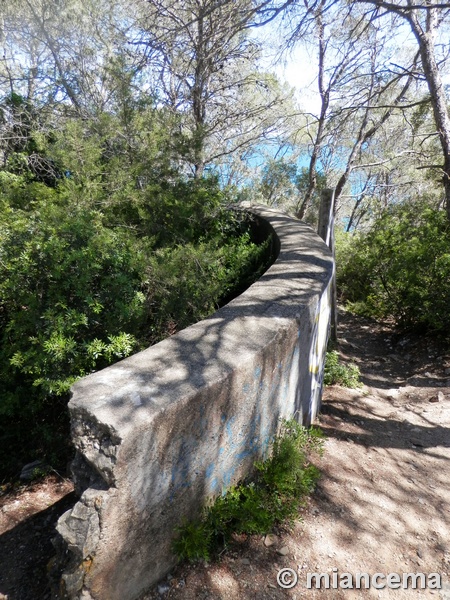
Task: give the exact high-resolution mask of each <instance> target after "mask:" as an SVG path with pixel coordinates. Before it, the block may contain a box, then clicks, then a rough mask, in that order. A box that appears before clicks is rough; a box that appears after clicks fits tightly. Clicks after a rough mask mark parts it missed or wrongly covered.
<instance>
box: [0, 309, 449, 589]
mask: <svg viewBox="0 0 450 600" xmlns="http://www.w3.org/2000/svg"><path fill="white" fill-rule="evenodd" d="M339 330H340V346H339V349H340V351H341V353H342V354H343V356H344V357H345V358H346V359H348V360H352V361H354V362H357V364H358V365H359V367H360V369H361V372H362V379H363V382H364V384H365V385H364V387H363V388H362V389H361V390H347V389H344V388H340V387H331V388H328V389H327V390H326V392H325V395H324V402H323V411H322V415H321V417H320V419H319V424H320V426H321V427H322V429H323V430H324V432H325V433H326V435H327V441H326V444H325V447H326V451H325V455H324V457H323V458H322V459H321V460H320V462H319V463H318V464H319V466H320V468H321V470H322V473H323V476H322V478H321V480H320V484H319V487H318V489H317V491H316V493H315V495H314V496H313V498H312V499H311V501H310V502H309V504H308V506H307V507H306V508H305V509H304V510H303V514H302V518H303V521H302V522H299V523H298V524H297V525H296V526H295V528H294V529H293V530H292V531H290V532H288V531H278V532H276V533H277V536H276V538H275V539H274V540H270V541H273V542H274V543H273V544H272V545H271V546H266V544H265V541H264V539H263V538H261V537H258V536H254V537H252V538H250V539H246V538H243V539H241V540H237V541H236V544H235V546H234V547H233V548H231V549H230V550H229V551H228V552H227V553H224V554H223V556H222V558H221V560H220V562H218V563H216V564H210V565H197V566H195V567H192V566H188V565H181V566H179V567H178V568H176V569H175V570H174V571H173V572H172V573H171V575H170V576H169V577H168V578H167V579H166V580H164V581H162V582H161V583H160V584H159V585H158V586H156V587H155V588H154V589H152V590H150V591H149V592H148V593H147V594H145V595H144V596H142V599H141V600H156V599H158V600H159V599H161V598H164V599H171V600H181V599H182V600H247V599H248V600H265V599H273V600H278V599H284V598H290V599H292V600H293V599H297V600H299V599H300V598H302V599H304V598H306V599H315V598H324V599H327V598H330V599H336V600H339V599H344V598H345V599H349V600H350V599H353V598H386V599H387V598H395V599H399V600H400V599H403V598H405V599H406V598H408V599H411V598H416V597H421V598H435V599H436V600H438V599H439V600H450V585H448V582H449V581H450V494H449V492H450V468H449V467H450V464H449V463H450V351H447V354H445V352H443V351H442V350H439V348H437V347H436V345H435V344H433V342H432V341H431V340H427V339H423V338H420V339H418V338H405V337H399V336H398V335H396V334H395V333H394V332H393V331H392V330H391V329H390V328H389V327H388V326H382V325H380V324H377V323H373V322H370V321H366V320H364V319H359V318H355V317H354V316H350V315H346V314H342V315H341V318H340V325H339ZM54 485H60V486H61V481H59V482H57V481H55V482H54ZM67 491H69V489H68V490H66V491H64V489H63V488H61V489H60V490H59V491H58V492H57V493H56V492H55V493H56V496H54V498H55V501H56V499H58V498H59V497H61V495H64V493H67ZM47 492H48V493H49V498H51V497H52V491H51V489H50V490H47V488H46V487H44V489H40V488H39V486H36V490H35V492H33V490H28V491H26V490H25V491H23V492H22V493H21V494H22V495H21V494H19V495H15V496H13V497H8V495H6V496H5V497H3V499H1V498H0V500H1V502H0V505H1V504H3V507H2V513H3V520H2V519H1V518H0V548H1V553H0V599H2V598H5V597H7V598H8V600H28V599H30V600H31V599H32V598H33V599H34V600H43V599H44V598H48V592H47V591H46V589H45V574H46V564H47V562H48V560H50V558H51V544H50V542H49V540H50V537H51V535H52V524H53V523H54V521H55V519H56V518H57V516H58V514H59V513H61V512H62V510H63V509H64V508H65V507H66V504H65V503H67V502H70V501H71V499H70V497H66V499H65V500H61V502H60V503H59V504H57V505H55V507H51V508H48V509H47V510H46V511H45V512H39V511H42V510H43V508H45V506H43V505H41V504H39V502H38V501H37V499H36V506H35V509H34V512H33V510H32V508H30V506H31V505H32V504H33V500H32V495H33V493H36V498H42V495H43V494H44V495H45V494H46V493H47ZM25 501H26V502H28V504H25ZM72 501H73V500H72ZM21 502H22V503H21ZM30 503H31V504H30ZM46 506H48V504H46ZM22 509H23V511H22V512H23V516H22V517H20V514H21V512H20V511H21V510H22ZM34 513H36V514H34ZM33 514H34V516H32V515H33ZM0 517H1V514H0ZM11 518H14V519H16V521H14V522H12V521H11ZM2 527H3V529H1V528H2ZM267 542H268V540H266V543H267ZM283 568H291V569H293V570H294V571H295V573H298V584H297V585H296V586H295V587H293V588H292V589H282V588H280V587H279V586H278V585H277V572H278V571H279V570H280V569H283ZM333 568H334V569H337V571H333ZM308 572H320V573H329V574H330V575H331V576H333V573H337V574H338V575H341V574H343V573H344V572H347V573H351V574H353V575H356V573H357V572H367V573H368V574H370V575H373V574H375V573H377V572H379V573H384V574H388V573H400V574H402V573H404V572H407V573H408V572H409V573H419V572H423V573H425V574H428V573H431V572H436V573H439V574H440V575H441V576H442V583H443V585H444V587H445V589H443V590H440V591H439V590H422V589H416V590H413V589H408V590H402V589H398V590H393V589H374V588H373V587H372V588H370V589H361V590H356V589H353V590H351V589H329V590H326V589H322V590H317V589H306V587H305V586H306V573H308ZM331 581H332V579H331ZM2 594H4V595H2ZM124 600H127V599H126V598H124Z"/></svg>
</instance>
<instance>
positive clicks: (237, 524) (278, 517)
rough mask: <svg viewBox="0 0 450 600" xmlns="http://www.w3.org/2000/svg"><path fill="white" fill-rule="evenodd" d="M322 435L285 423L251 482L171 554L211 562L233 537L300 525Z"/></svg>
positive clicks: (182, 537)
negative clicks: (296, 521) (314, 459)
mask: <svg viewBox="0 0 450 600" xmlns="http://www.w3.org/2000/svg"><path fill="white" fill-rule="evenodd" d="M322 453H323V434H322V432H321V430H320V429H319V428H317V427H311V428H309V429H307V428H305V427H303V426H302V425H299V424H298V423H297V422H296V421H295V420H293V419H292V420H283V421H282V423H281V427H280V431H279V433H278V435H276V436H275V438H274V440H273V442H272V445H271V449H270V453H269V458H267V459H266V460H263V461H259V462H256V463H255V465H254V467H255V476H254V478H253V480H252V481H250V482H242V483H239V484H238V485H236V486H233V487H231V488H229V489H228V490H227V491H226V493H225V494H223V495H222V496H219V497H218V498H216V500H215V501H214V503H213V504H212V505H211V506H209V507H207V508H206V509H205V510H204V512H203V515H202V517H201V518H200V519H199V520H198V521H193V522H192V521H191V522H186V523H184V524H183V525H181V526H180V527H179V528H178V529H177V531H176V537H175V539H174V541H173V550H174V552H175V554H176V555H177V557H178V558H179V559H180V560H189V561H196V560H201V559H203V560H210V559H212V558H214V557H215V556H217V555H218V553H219V552H220V551H221V550H223V548H226V547H227V545H228V544H229V542H230V541H231V539H232V536H233V534H247V535H252V534H266V533H269V532H270V531H272V529H273V528H274V527H275V526H276V525H279V524H283V525H289V524H292V523H293V522H294V521H295V520H298V518H299V515H298V511H299V509H300V507H301V506H303V505H304V503H305V500H306V497H307V496H308V495H309V494H310V493H311V492H312V491H313V490H314V488H315V485H316V483H317V480H318V478H319V476H320V472H319V470H318V468H317V467H316V466H315V465H313V464H311V463H310V457H311V455H312V454H319V455H322Z"/></svg>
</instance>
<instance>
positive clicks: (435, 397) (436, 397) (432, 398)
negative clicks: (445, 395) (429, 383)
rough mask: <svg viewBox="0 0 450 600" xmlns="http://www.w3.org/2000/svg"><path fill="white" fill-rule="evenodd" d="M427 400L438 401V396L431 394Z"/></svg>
mask: <svg viewBox="0 0 450 600" xmlns="http://www.w3.org/2000/svg"><path fill="white" fill-rule="evenodd" d="M428 402H439V397H438V396H431V398H428Z"/></svg>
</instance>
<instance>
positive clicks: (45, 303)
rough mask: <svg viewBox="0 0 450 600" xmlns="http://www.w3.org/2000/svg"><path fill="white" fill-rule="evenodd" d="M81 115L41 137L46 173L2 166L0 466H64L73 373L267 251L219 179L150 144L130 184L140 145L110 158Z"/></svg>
mask: <svg viewBox="0 0 450 600" xmlns="http://www.w3.org/2000/svg"><path fill="white" fill-rule="evenodd" d="M111 119H112V118H111ZM112 124H113V125H114V120H112ZM88 125H89V124H87V125H86V124H84V125H83V124H80V123H70V122H69V124H68V129H67V132H66V133H67V136H66V139H62V138H61V137H58V136H56V134H55V141H54V147H47V148H46V152H47V154H48V156H50V157H52V156H54V159H55V161H56V160H57V162H58V164H60V165H62V170H63V172H65V173H66V177H65V178H62V179H61V180H60V181H58V182H57V184H55V185H52V186H51V187H50V186H48V185H45V184H44V183H43V182H39V181H36V178H34V177H33V176H32V175H30V173H28V172H26V173H22V174H20V173H18V172H17V170H16V171H15V172H9V171H0V341H1V349H0V399H1V401H0V419H1V421H2V425H3V427H2V429H1V431H0V448H1V449H0V465H1V467H0V477H2V476H6V475H8V476H9V475H13V474H14V473H17V472H18V471H19V470H20V466H21V465H23V464H24V463H25V462H30V461H32V460H35V459H36V458H45V459H46V462H48V463H50V464H52V465H54V466H57V465H58V466H63V465H64V464H65V462H66V461H67V458H68V453H69V452H70V446H69V425H68V415H67V408H66V407H67V400H68V395H69V390H70V386H71V385H72V383H73V382H74V381H75V380H76V379H77V378H79V377H82V376H84V375H87V374H89V373H92V372H93V371H95V370H98V369H101V368H103V367H105V366H107V365H109V364H111V363H112V362H114V361H117V360H119V359H121V358H123V357H125V356H128V355H129V354H131V353H132V352H135V351H137V350H139V349H141V348H143V347H145V346H148V345H150V344H152V343H155V342H158V341H160V340H161V339H163V338H164V337H166V336H167V335H170V334H172V333H174V332H175V331H178V330H179V329H182V328H184V327H186V326H188V325H190V324H191V323H193V322H195V321H197V320H200V319H202V318H204V317H206V316H207V315H209V314H211V313H212V312H213V311H214V310H215V309H216V308H218V306H219V305H220V304H221V302H222V301H224V300H225V299H226V300H228V299H229V298H230V296H232V295H233V293H238V292H240V291H241V286H242V285H243V284H249V283H251V281H253V280H254V279H255V278H257V277H258V276H259V274H260V273H261V271H262V270H263V269H264V266H265V264H266V263H267V259H268V248H269V244H268V243H266V244H261V245H257V244H255V243H253V242H252V239H251V234H250V231H251V230H250V227H249V225H250V223H249V222H248V221H247V220H246V219H245V218H243V217H241V216H239V214H238V213H237V212H235V211H230V210H228V209H227V204H228V199H227V198H226V196H225V195H224V193H223V192H221V191H220V189H219V188H218V185H217V182H215V181H214V180H199V181H188V180H184V179H182V178H181V177H180V176H177V175H176V173H175V172H174V171H173V170H170V168H169V167H168V166H167V162H168V160H167V159H166V158H164V157H162V158H158V157H157V156H156V154H157V150H156V149H155V148H153V152H154V154H155V157H154V158H155V160H154V163H155V164H154V165H153V171H148V175H147V176H146V179H145V185H143V186H141V187H139V186H137V185H136V178H135V174H136V173H139V172H140V169H141V168H142V161H143V160H144V159H143V157H142V155H141V154H140V152H138V153H137V157H136V156H135V155H134V154H133V152H134V153H135V154H136V152H135V151H136V149H135V148H132V149H130V148H129V147H128V146H126V147H121V151H122V152H123V154H122V155H121V159H122V163H121V162H120V161H118V160H117V155H116V154H115V151H112V150H111V148H110V146H111V144H112V139H111V136H113V133H112V132H111V131H100V132H98V131H97V133H95V131H94V133H95V135H90V133H92V132H90V130H89V126H88ZM103 126H104V128H106V129H107V127H106V125H105V124H104V123H103ZM110 126H111V123H110ZM92 127H93V126H92ZM98 128H99V126H98V124H97V129H98ZM137 135H138V134H137V132H136V136H137ZM122 139H123V137H121V136H119V140H122ZM146 139H147V137H146ZM158 139H159V138H158ZM118 143H119V142H118ZM136 143H137V142H136ZM112 145H114V144H112ZM137 145H138V144H137ZM116 150H117V148H116ZM139 150H141V148H140V147H139ZM52 152H53V154H52ZM149 152H150V150H149ZM145 160H147V158H146V159H145ZM130 173H131V175H130Z"/></svg>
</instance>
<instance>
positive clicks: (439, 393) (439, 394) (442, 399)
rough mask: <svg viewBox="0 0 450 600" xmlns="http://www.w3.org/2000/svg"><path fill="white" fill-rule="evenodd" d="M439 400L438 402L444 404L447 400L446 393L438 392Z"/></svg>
mask: <svg viewBox="0 0 450 600" xmlns="http://www.w3.org/2000/svg"><path fill="white" fill-rule="evenodd" d="M437 398H438V402H443V401H444V400H445V396H444V393H443V392H438V395H437Z"/></svg>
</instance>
